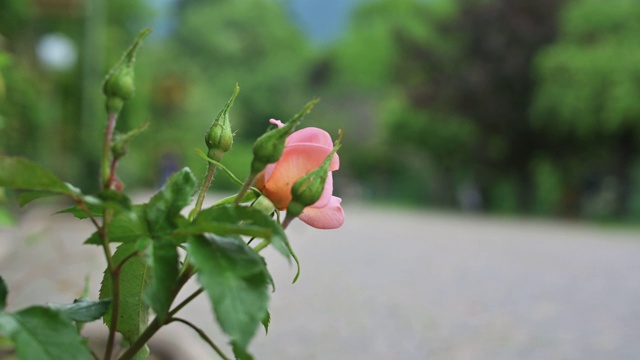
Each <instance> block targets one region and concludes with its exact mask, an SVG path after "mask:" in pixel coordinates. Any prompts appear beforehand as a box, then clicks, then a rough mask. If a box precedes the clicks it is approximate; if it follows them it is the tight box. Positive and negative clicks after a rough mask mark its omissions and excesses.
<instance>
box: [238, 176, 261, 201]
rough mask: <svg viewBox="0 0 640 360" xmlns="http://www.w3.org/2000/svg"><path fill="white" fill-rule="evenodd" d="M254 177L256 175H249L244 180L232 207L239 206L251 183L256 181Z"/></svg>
mask: <svg viewBox="0 0 640 360" xmlns="http://www.w3.org/2000/svg"><path fill="white" fill-rule="evenodd" d="M256 176H257V174H250V175H249V177H248V178H247V180H245V182H244V184H243V185H242V188H241V189H240V191H239V192H238V195H236V199H235V200H234V201H233V205H240V202H241V201H242V198H243V197H244V195H245V194H246V193H247V191H249V188H251V185H253V181H254V180H255V179H256Z"/></svg>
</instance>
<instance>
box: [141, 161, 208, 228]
mask: <svg viewBox="0 0 640 360" xmlns="http://www.w3.org/2000/svg"><path fill="white" fill-rule="evenodd" d="M196 186H197V184H196V178H195V177H194V176H193V174H192V173H191V170H189V168H184V169H182V170H180V171H178V172H177V173H175V174H173V175H171V177H170V178H169V180H167V183H166V184H165V185H164V186H163V187H162V189H161V190H160V191H159V192H158V193H157V194H155V195H154V196H153V197H152V198H151V200H150V201H149V203H148V204H147V205H146V211H145V215H146V220H147V225H148V228H149V232H150V233H151V234H152V235H163V234H167V233H169V232H171V231H172V230H173V229H174V228H175V227H176V225H175V222H176V218H177V217H178V216H179V215H180V211H181V210H182V209H183V208H184V207H185V206H187V205H189V203H191V200H192V198H193V195H194V194H195V192H196Z"/></svg>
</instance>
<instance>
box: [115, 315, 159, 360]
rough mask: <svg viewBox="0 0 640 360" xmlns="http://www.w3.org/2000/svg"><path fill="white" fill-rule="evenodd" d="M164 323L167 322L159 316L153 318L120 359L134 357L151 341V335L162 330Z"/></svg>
mask: <svg viewBox="0 0 640 360" xmlns="http://www.w3.org/2000/svg"><path fill="white" fill-rule="evenodd" d="M164 324H165V322H164V321H163V322H161V321H160V319H158V317H156V318H155V319H153V321H151V323H150V324H149V326H147V328H146V329H144V331H143V332H142V334H140V336H139V337H138V338H137V339H136V341H135V342H134V343H133V344H131V346H130V347H128V348H127V350H126V351H125V352H124V353H123V354H122V355H120V357H119V358H118V360H130V359H133V357H134V356H135V355H136V354H137V353H138V351H139V350H140V349H142V347H143V346H144V344H146V343H147V342H148V341H149V339H151V337H152V336H153V335H154V334H155V333H156V332H157V331H158V330H160V328H161V327H162V326H163V325H164ZM105 360H109V359H107V358H105Z"/></svg>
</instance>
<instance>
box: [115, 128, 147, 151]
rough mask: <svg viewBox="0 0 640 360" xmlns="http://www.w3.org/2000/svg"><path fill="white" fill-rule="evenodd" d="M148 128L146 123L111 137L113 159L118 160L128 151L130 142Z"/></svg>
mask: <svg viewBox="0 0 640 360" xmlns="http://www.w3.org/2000/svg"><path fill="white" fill-rule="evenodd" d="M148 126H149V123H148V122H145V123H143V124H141V125H140V126H138V127H136V128H134V129H132V130H130V131H129V132H127V133H125V134H121V133H118V132H116V133H115V134H114V136H113V142H112V143H111V154H112V155H113V158H114V159H120V158H122V157H123V156H125V155H126V154H127V152H128V151H129V144H131V141H133V139H135V138H136V137H138V135H140V134H142V132H143V131H145V130H146V129H147V127H148Z"/></svg>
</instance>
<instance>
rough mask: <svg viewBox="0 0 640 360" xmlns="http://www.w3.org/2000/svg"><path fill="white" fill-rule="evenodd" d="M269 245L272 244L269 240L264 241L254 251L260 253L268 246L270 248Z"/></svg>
mask: <svg viewBox="0 0 640 360" xmlns="http://www.w3.org/2000/svg"><path fill="white" fill-rule="evenodd" d="M269 244H271V241H269V240H267V239H265V240H262V242H261V243H260V244H258V245H256V247H254V248H253V251H255V252H260V251H262V249H264V248H266V247H267V246H269Z"/></svg>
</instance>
